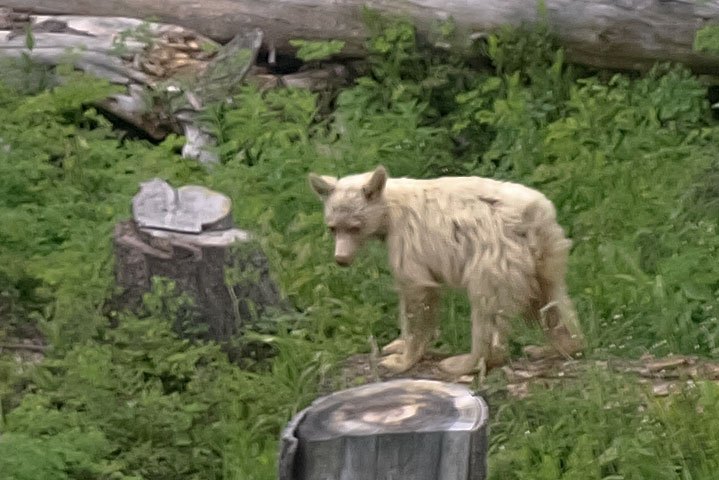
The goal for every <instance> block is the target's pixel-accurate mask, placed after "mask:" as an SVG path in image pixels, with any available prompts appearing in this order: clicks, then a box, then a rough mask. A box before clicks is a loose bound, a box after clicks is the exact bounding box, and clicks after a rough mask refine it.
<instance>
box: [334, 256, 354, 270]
mask: <svg viewBox="0 0 719 480" xmlns="http://www.w3.org/2000/svg"><path fill="white" fill-rule="evenodd" d="M335 262H337V265H339V266H341V267H349V266H350V264H351V263H352V259H351V258H350V257H345V256H342V255H336V256H335Z"/></svg>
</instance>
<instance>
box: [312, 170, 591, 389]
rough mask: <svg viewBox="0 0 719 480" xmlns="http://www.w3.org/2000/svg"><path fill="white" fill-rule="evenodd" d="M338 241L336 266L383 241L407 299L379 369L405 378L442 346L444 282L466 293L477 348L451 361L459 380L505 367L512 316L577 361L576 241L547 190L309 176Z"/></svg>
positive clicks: (448, 365) (376, 175)
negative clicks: (572, 289)
mask: <svg viewBox="0 0 719 480" xmlns="http://www.w3.org/2000/svg"><path fill="white" fill-rule="evenodd" d="M309 183H310V186H311V187H312V189H313V190H314V191H315V193H316V194H317V195H318V196H319V197H320V199H321V200H322V202H323V203H324V216H325V222H326V223H327V226H328V227H329V229H330V231H331V232H332V234H333V235H334V237H335V254H334V256H335V261H336V262H337V263H338V264H339V265H342V266H348V265H350V264H351V263H352V260H353V258H354V255H355V253H356V251H357V249H358V247H360V246H361V245H362V244H363V243H364V242H365V241H366V240H368V239H371V238H378V239H383V240H385V241H386V243H387V246H388V249H389V261H390V264H391V266H392V269H393V271H394V278H395V282H396V286H397V290H398V291H399V296H400V312H399V318H400V322H399V323H400V329H401V335H400V337H399V338H398V339H396V340H394V341H393V342H391V343H390V344H388V345H387V346H385V347H384V348H383V349H382V354H383V355H385V356H384V358H383V359H382V361H381V363H380V365H383V366H384V367H386V368H388V369H389V370H391V371H393V372H402V371H405V370H407V369H409V368H411V367H412V366H413V365H414V364H416V363H417V362H418V361H419V360H420V358H421V357H422V355H423V354H424V352H425V350H426V348H427V346H428V345H429V344H430V343H431V342H433V341H434V340H435V339H436V334H437V325H436V323H435V317H436V315H435V314H436V309H437V301H438V298H439V291H440V287H441V286H442V285H443V284H446V285H449V286H451V287H456V288H462V289H465V290H466V291H467V294H468V296H469V301H470V303H471V307H472V351H471V353H470V354H465V355H458V356H455V357H450V358H447V359H445V360H443V361H442V362H441V363H440V367H441V368H442V369H443V370H445V371H446V372H449V373H451V374H458V375H459V374H465V373H471V372H476V371H482V372H486V371H487V370H488V369H491V368H492V367H495V366H498V365H501V364H503V363H504V362H506V360H507V356H508V351H507V350H508V349H507V335H508V334H509V328H510V322H509V320H510V319H512V318H513V317H516V316H519V315H522V316H524V318H525V319H526V320H528V321H536V322H537V323H539V324H540V325H541V326H542V327H543V329H544V331H545V333H546V336H547V338H548V339H549V342H550V344H551V345H552V347H553V349H554V350H555V351H557V352H559V353H561V354H564V355H571V354H573V353H576V352H577V351H578V350H579V349H581V347H582V344H583V338H582V334H581V331H580V328H579V324H578V322H577V318H576V314H575V311H574V307H573V305H572V302H571V300H570V298H569V296H568V295H567V289H566V284H565V274H566V269H567V258H568V250H569V247H570V246H571V241H570V240H568V239H567V238H566V237H565V235H564V230H563V229H562V227H561V226H560V225H559V224H558V223H557V220H556V211H555V208H554V205H553V204H552V202H551V201H549V200H548V199H547V198H546V197H545V196H544V195H543V194H541V193H540V192H538V191H536V190H533V189H530V188H527V187H524V186H522V185H519V184H515V183H509V182H500V181H497V180H492V179H488V178H481V177H443V178H437V179H432V180H415V179H410V178H388V174H387V171H386V170H385V168H384V167H382V166H381V165H380V166H378V167H377V168H376V169H375V170H374V171H372V172H367V173H362V174H358V175H350V176H347V177H344V178H339V179H338V178H334V177H329V176H320V175H316V174H314V173H310V174H309Z"/></svg>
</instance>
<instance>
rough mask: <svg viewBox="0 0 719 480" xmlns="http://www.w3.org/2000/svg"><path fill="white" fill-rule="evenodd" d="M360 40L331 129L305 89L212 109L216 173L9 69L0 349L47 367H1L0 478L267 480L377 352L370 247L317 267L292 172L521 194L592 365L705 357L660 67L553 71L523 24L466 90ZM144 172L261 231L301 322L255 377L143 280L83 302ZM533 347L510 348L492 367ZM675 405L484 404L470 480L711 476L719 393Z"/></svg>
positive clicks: (575, 384)
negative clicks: (146, 291)
mask: <svg viewBox="0 0 719 480" xmlns="http://www.w3.org/2000/svg"><path fill="white" fill-rule="evenodd" d="M368 21H370V22H371V24H372V26H373V29H374V32H375V34H374V36H373V37H372V39H371V40H370V41H369V47H370V50H371V52H372V55H371V57H370V67H371V71H370V73H369V74H368V76H366V77H362V78H360V79H358V80H357V82H356V84H355V85H354V86H352V87H351V88H348V89H345V90H343V91H341V92H340V94H339V96H338V97H337V99H336V102H334V110H333V111H332V112H331V113H330V114H325V113H323V112H321V111H320V109H318V107H317V105H318V99H317V96H316V95H315V94H311V93H309V92H307V91H304V90H299V89H283V90H276V91H268V92H264V93H261V92H258V91H256V90H255V89H253V88H252V87H244V88H243V89H242V90H241V91H240V93H239V94H238V99H237V101H236V102H234V104H233V105H232V106H230V105H227V104H221V105H215V106H213V107H212V108H210V109H208V111H207V112H205V116H204V120H205V122H206V123H207V125H208V127H209V128H211V130H212V131H213V133H214V134H215V135H216V136H217V138H218V139H219V140H220V144H219V146H218V153H219V154H220V158H221V159H222V163H221V164H220V165H217V166H216V167H215V168H212V169H210V170H208V171H206V170H204V169H203V168H202V167H200V166H199V165H197V164H196V163H195V162H193V161H188V160H183V159H181V158H180V155H179V150H180V148H181V145H182V143H183V142H182V139H180V138H176V137H174V136H172V137H169V138H168V139H167V140H165V141H164V142H162V143H161V144H159V145H151V144H149V143H147V142H144V141H137V140H131V139H126V138H122V137H121V135H120V133H118V132H116V131H114V130H113V128H112V125H111V124H110V123H109V122H108V121H107V120H106V119H105V118H104V117H102V116H101V115H100V114H98V113H97V112H96V111H95V110H94V109H92V108H89V107H88V104H89V103H90V102H92V101H93V100H97V99H101V98H103V97H105V96H106V95H107V94H108V93H110V92H111V91H113V87H111V86H109V85H108V84H106V83H105V82H102V81H99V80H95V79H91V78H88V77H86V76H84V75H80V74H76V73H69V72H67V71H65V72H64V74H63V75H64V78H63V80H64V81H63V82H62V86H58V87H56V88H54V89H52V90H47V89H45V87H46V82H44V81H38V80H37V78H38V75H39V74H38V72H40V70H38V69H37V68H35V67H32V66H30V65H29V64H27V63H24V64H20V65H19V67H20V69H21V70H20V72H21V73H22V72H24V74H25V75H28V78H32V79H36V80H35V81H34V83H32V82H29V81H28V82H24V83H23V82H18V78H17V75H18V74H17V69H16V70H14V71H15V72H16V74H15V76H10V73H4V74H3V82H2V83H0V108H1V109H2V112H3V123H2V126H0V218H2V228H1V229H0V343H2V342H3V341H4V340H5V339H11V338H13V337H15V336H22V335H27V334H28V332H33V331H36V330H37V331H40V332H42V334H43V335H44V338H45V340H46V342H47V343H48V344H50V345H51V346H52V349H51V350H49V351H48V352H47V356H46V358H45V360H44V361H43V362H42V363H41V364H39V365H37V366H34V367H32V368H30V367H28V366H27V365H26V366H25V368H24V369H23V370H22V371H19V370H18V368H17V365H16V364H15V360H14V359H13V358H12V357H11V356H9V355H8V356H5V357H0V433H1V435H2V436H1V437H0V477H2V478H3V479H13V480H31V479H32V480H45V479H64V478H67V479H85V478H103V479H104V478H107V479H110V478H112V479H164V478H173V479H200V478H202V479H208V478H217V479H219V478H223V479H242V480H250V479H263V480H264V479H271V478H274V477H275V463H274V462H275V459H276V453H277V440H278V436H279V432H280V429H281V428H282V427H283V426H284V424H285V422H286V421H287V420H288V419H289V418H290V417H291V416H292V415H293V414H294V413H295V412H297V411H298V410H299V409H301V408H302V407H304V406H306V405H307V404H308V403H309V402H310V401H311V400H312V399H314V398H315V397H316V396H317V395H318V385H319V384H320V383H326V382H330V383H332V382H333V381H334V379H335V376H334V373H335V371H334V367H335V366H337V365H338V363H339V362H340V361H341V360H342V359H343V358H345V357H346V356H347V355H348V354H351V353H354V352H362V351H368V350H369V348H370V346H369V342H368V338H369V337H370V335H373V336H374V337H375V338H377V339H378V341H380V342H386V341H387V340H389V339H391V338H393V337H394V335H395V334H396V321H395V317H396V309H397V299H396V296H395V295H394V293H393V292H392V289H391V285H392V278H391V274H390V272H389V269H388V266H387V263H386V259H385V257H384V250H383V248H382V246H380V245H372V246H369V247H368V248H367V249H366V251H365V252H364V254H363V255H362V256H361V258H360V259H359V261H357V262H356V263H355V265H354V266H353V267H352V268H350V269H340V268H339V267H337V266H335V265H334V264H333V263H332V258H331V239H330V236H329V235H328V233H327V232H326V229H325V227H324V225H323V220H322V212H321V208H320V205H319V203H318V201H317V200H316V199H315V197H314V196H313V194H312V193H311V191H310V189H309V188H308V186H307V183H306V174H307V173H308V172H309V171H317V172H322V173H330V174H337V175H342V174H347V173H350V172H357V171H363V170H368V169H371V168H374V167H375V166H376V165H377V164H378V163H382V164H384V165H385V166H386V167H388V169H389V171H390V173H391V174H392V175H395V176H400V175H408V176H415V177H433V176H438V175H445V174H468V175H469V174H479V175H487V176H493V177H496V178H503V179H512V180H516V181H520V182H523V183H525V184H528V185H530V186H533V187H536V188H539V189H541V190H542V191H543V192H545V193H546V194H547V195H548V196H549V197H550V198H551V199H552V200H553V201H554V202H555V204H556V206H557V209H558V212H559V215H560V222H561V223H562V225H564V226H565V227H566V229H567V232H568V234H569V235H570V236H571V237H572V239H573V240H574V247H573V249H572V254H571V265H570V275H569V285H570V293H571V294H572V296H573V298H574V300H575V302H576V304H577V309H578V312H579V315H580V319H581V322H582V324H583V327H584V329H585V331H586V334H587V338H588V340H589V343H590V345H589V348H588V350H587V352H586V355H587V356H588V357H589V358H591V359H606V358H608V357H610V356H622V357H631V358H636V357H638V356H640V355H642V354H643V353H647V352H648V353H651V354H654V355H665V354H668V353H685V354H687V353H692V354H700V355H703V356H707V357H716V356H717V354H719V351H718V350H717V349H718V348H719V345H718V344H717V343H718V341H719V322H718V321H717V313H716V312H717V311H718V310H719V303H718V301H717V299H718V297H719V263H717V262H716V261H714V260H715V258H716V255H717V247H719V237H718V236H717V232H716V222H717V219H719V189H718V188H717V186H716V185H717V180H718V179H719V163H717V160H716V149H717V145H719V124H717V122H716V121H715V120H714V119H713V117H712V112H711V108H710V106H709V103H708V101H707V100H706V88H705V87H704V86H703V85H702V84H701V83H700V82H699V81H698V79H697V78H696V77H694V76H693V75H692V74H691V73H689V72H688V71H687V70H686V69H684V68H683V67H681V66H666V65H658V66H657V67H656V68H655V69H653V70H652V71H651V72H649V73H647V74H645V75H641V76H633V77H632V76H627V75H619V74H617V75H611V74H608V73H606V72H591V71H585V70H582V69H579V68H576V67H573V66H569V65H567V64H565V62H564V57H563V52H562V50H561V49H558V48H557V47H556V46H555V45H554V44H553V42H552V39H551V37H550V35H549V33H548V32H547V31H546V30H545V29H543V28H541V27H537V28H531V29H522V30H512V31H503V32H498V33H497V34H496V35H495V36H493V37H491V38H490V39H489V41H488V42H487V44H486V46H485V51H486V53H487V54H488V55H489V56H490V58H491V60H492V63H493V69H492V70H491V71H480V70H478V69H474V68H471V66H470V64H469V61H468V60H467V59H466V58H462V57H460V56H458V55H453V54H449V53H447V52H433V51H431V50H429V49H426V48H419V47H418V46H417V44H416V42H415V37H414V30H413V29H412V28H411V26H410V25H408V24H407V23H404V22H392V23H385V22H386V21H385V20H380V19H378V18H374V17H368ZM315 47H317V46H313V49H314V48H315ZM307 48H309V46H307ZM317 48H318V49H319V50H318V51H319V52H320V53H322V55H324V54H326V53H327V51H326V48H324V47H323V48H319V47H317ZM323 52H324V53H323ZM309 54H312V52H309V53H308V55H309ZM318 55H319V53H318ZM310 56H311V57H312V58H314V57H313V56H312V55H310ZM15 66H16V67H17V66H18V65H15ZM22 69H24V70H22ZM10 71H11V70H10V69H9V68H8V69H6V72H10ZM40 73H43V75H44V74H45V73H47V72H40ZM42 78H45V77H44V76H43V77H42ZM31 85H35V88H29V86H31ZM155 176H159V177H162V178H164V179H166V180H168V181H169V182H171V183H172V184H173V185H181V184H185V183H190V182H192V183H200V184H203V185H206V186H208V187H209V188H212V189H215V190H218V191H221V192H223V193H225V194H227V195H229V196H230V197H231V198H232V199H233V201H234V205H235V208H234V214H235V219H236V222H237V224H238V225H239V226H241V227H242V228H246V229H249V230H252V231H254V232H257V233H258V234H259V236H260V238H261V242H262V246H263V248H264V249H265V251H266V252H267V254H268V256H269V258H270V260H271V264H272V268H273V272H274V273H275V275H276V277H277V280H278V282H279V284H280V286H281V288H282V290H283V292H284V293H285V294H286V295H287V296H288V298H289V300H290V301H291V302H292V304H293V305H294V306H295V307H296V310H297V313H293V314H290V315H287V314H285V315H284V316H283V317H276V318H266V319H264V324H265V325H269V326H268V327H267V329H266V330H264V331H262V332H248V334H249V335H250V337H251V338H252V340H253V341H257V342H263V343H268V344H271V345H272V346H273V347H274V350H275V352H276V355H275V356H274V357H272V358H270V359H265V360H258V361H256V362H254V363H249V364H248V365H246V368H244V369H240V368H238V367H236V366H234V365H231V364H230V363H229V362H228V360H227V359H226V358H225V356H224V355H223V354H222V353H221V352H220V351H219V348H218V347H217V346H216V345H211V344H203V343H191V342H189V341H187V340H180V339H178V338H177V337H176V335H175V334H174V333H173V332H172V330H171V328H170V325H171V323H172V321H173V318H174V315H175V314H176V312H177V309H178V305H179V303H178V302H180V301H181V299H178V298H175V297H174V295H173V294H172V291H173V290H172V285H171V284H168V283H167V282H164V281H161V279H158V281H157V282H156V284H155V290H154V292H153V293H152V294H151V295H148V296H147V298H146V306H145V307H146V308H145V310H146V311H145V312H143V313H142V314H139V315H130V314H129V313H124V312H107V311H106V309H105V308H104V304H105V300H106V299H107V298H108V297H109V295H110V294H111V293H112V288H113V284H112V268H113V258H112V255H111V244H110V238H111V231H112V227H113V225H114V223H115V222H116V221H118V220H120V219H125V218H127V217H128V216H129V213H130V211H129V210H130V199H131V198H132V196H133V195H134V194H135V193H136V191H137V188H138V183H139V182H140V181H145V180H147V179H149V178H152V177H155ZM444 307H445V308H444V309H443V312H442V316H443V328H444V330H443V335H442V337H441V339H440V342H439V345H438V348H439V349H441V350H444V351H447V352H454V351H458V350H464V349H467V348H468V345H469V340H468V332H469V322H468V321H467V318H468V308H467V305H466V301H465V299H464V298H463V297H462V296H460V295H449V296H448V297H447V299H446V300H445V303H444ZM111 318H112V319H113V320H117V325H118V326H117V327H116V328H111V322H110V319H111ZM534 337H536V332H524V331H520V332H519V333H518V336H517V338H516V339H515V341H514V343H513V348H514V351H515V352H518V351H519V348H520V347H521V346H522V345H523V344H525V343H526V342H529V341H530V340H533V339H534ZM490 381H492V382H500V381H501V378H500V375H499V374H493V375H492V377H491V378H490ZM335 385H336V387H337V388H339V387H343V386H345V385H344V384H343V383H342V381H341V379H340V381H336V382H335ZM690 387H691V388H690ZM690 387H687V389H686V390H685V391H684V392H683V393H681V394H678V395H675V396H671V397H667V398H654V397H652V396H651V395H647V394H646V392H645V391H644V389H643V387H641V386H640V385H638V384H636V382H635V380H633V379H629V378H624V377H622V376H618V375H608V374H607V373H605V372H599V371H598V372H590V373H588V374H587V376H586V377H585V378H579V379H577V380H575V381H569V382H567V384H566V385H565V386H563V387H561V388H559V387H557V388H553V389H548V390H537V391H536V392H534V394H533V395H531V396H530V397H529V398H527V399H524V400H516V399H503V400H502V401H501V402H499V403H496V402H495V403H493V405H492V408H493V411H492V437H491V441H492V443H491V451H490V462H489V467H490V478H492V479H497V480H499V479H502V480H505V479H522V480H527V479H531V480H544V479H546V480H550V479H551V480H554V479H564V480H569V479H582V480H585V479H597V480H599V479H602V480H619V479H626V480H629V479H645V478H651V479H677V480H679V479H682V480H686V479H692V480H710V479H712V480H713V479H714V478H715V475H716V474H715V472H716V471H717V469H718V468H719V433H717V432H719V420H718V419H719V386H717V385H715V384H712V383H704V382H697V383H695V384H691V385H690Z"/></svg>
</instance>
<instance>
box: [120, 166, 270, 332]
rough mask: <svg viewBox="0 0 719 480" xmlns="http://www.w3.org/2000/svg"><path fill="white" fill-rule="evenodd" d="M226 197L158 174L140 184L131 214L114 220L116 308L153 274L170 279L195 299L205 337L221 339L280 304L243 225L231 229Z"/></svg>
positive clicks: (139, 292)
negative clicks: (179, 184)
mask: <svg viewBox="0 0 719 480" xmlns="http://www.w3.org/2000/svg"><path fill="white" fill-rule="evenodd" d="M230 211H231V202H230V200H229V198H227V197H226V196H224V195H221V194H219V193H217V192H213V191H211V190H208V189H206V188H204V187H199V186H192V185H190V186H185V187H181V188H179V189H177V190H175V189H173V188H172V187H170V186H169V185H168V184H167V183H165V182H164V181H162V180H159V179H153V180H151V181H149V182H145V183H143V184H141V189H140V192H139V193H138V194H137V195H136V196H135V198H134V199H133V219H132V220H128V221H124V222H120V223H118V224H117V225H115V232H114V248H115V257H116V264H115V278H116V282H117V284H118V285H119V286H120V287H122V293H120V294H119V295H118V296H117V297H116V298H115V299H114V302H113V303H114V305H115V306H117V307H119V308H122V307H125V308H130V309H132V310H135V309H137V308H138V307H140V306H141V305H142V297H143V295H144V294H145V293H146V292H149V291H150V289H151V281H152V277H154V276H161V277H166V278H169V279H171V280H174V282H175V284H176V289H177V293H178V294H179V293H185V294H187V295H188V296H189V297H190V298H191V299H192V301H193V305H192V306H191V307H189V312H190V314H191V316H192V318H193V323H194V324H195V325H202V326H203V327H204V326H206V332H205V333H204V334H203V335H201V336H202V337H204V338H209V339H211V340H215V341H217V342H219V343H223V344H226V343H227V342H229V341H230V340H232V339H233V337H234V336H235V335H237V334H238V333H240V329H241V328H242V327H243V326H244V325H246V324H247V323H248V322H251V321H253V320H255V319H256V318H258V317H259V316H261V315H262V314H264V313H265V312H267V311H268V310H269V309H271V308H277V307H278V308H282V307H283V306H284V303H283V302H282V300H281V298H280V294H279V290H278V288H277V286H276V284H275V283H274V282H273V280H272V279H271V277H270V271H269V265H268V261H267V258H266V256H265V255H264V253H263V252H262V250H261V249H260V247H259V246H258V245H257V243H256V242H254V241H253V239H252V236H251V235H250V234H249V233H248V232H246V231H243V230H240V229H237V228H233V226H232V223H233V222H232V217H231V215H230Z"/></svg>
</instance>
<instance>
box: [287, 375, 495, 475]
mask: <svg viewBox="0 0 719 480" xmlns="http://www.w3.org/2000/svg"><path fill="white" fill-rule="evenodd" d="M487 418H488V411H487V406H486V404H485V402H484V400H483V399H482V398H481V397H477V396H474V395H472V393H471V392H470V391H469V390H468V389H467V388H466V387H463V386H459V385H455V384H451V383H443V382H437V381H431V380H393V381H389V382H384V383H372V384H369V385H365V386H362V387H356V388H352V389H348V390H343V391H340V392H337V393H333V394H331V395H329V396H327V397H323V398H320V399H318V400H316V401H315V402H313V403H312V405H310V406H309V407H307V408H306V409H304V410H303V411H301V412H300V413H298V414H297V415H296V416H295V417H294V418H293V419H292V420H291V421H290V423H289V424H288V425H287V427H286V428H285V430H284V431H283V433H282V437H281V442H280V448H281V451H280V458H279V464H278V467H279V479H280V480H324V479H330V478H331V479H343V480H380V479H382V480H384V479H389V478H393V479H412V480H480V479H481V480H483V479H485V478H486V470H487V469H486V455H487V435H488V432H487V429H488V425H487Z"/></svg>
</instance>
